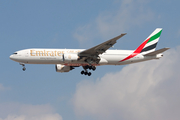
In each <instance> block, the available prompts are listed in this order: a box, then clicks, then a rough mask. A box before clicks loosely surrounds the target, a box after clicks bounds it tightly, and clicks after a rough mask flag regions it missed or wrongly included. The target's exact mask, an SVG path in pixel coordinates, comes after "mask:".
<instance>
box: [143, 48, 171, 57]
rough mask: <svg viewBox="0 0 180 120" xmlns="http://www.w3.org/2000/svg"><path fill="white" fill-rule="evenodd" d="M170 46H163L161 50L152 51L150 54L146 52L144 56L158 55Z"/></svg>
mask: <svg viewBox="0 0 180 120" xmlns="http://www.w3.org/2000/svg"><path fill="white" fill-rule="evenodd" d="M168 49H170V48H162V49H159V50H156V51H154V52H150V53H148V54H145V55H144V56H154V55H157V54H160V53H163V52H164V51H166V50H168Z"/></svg>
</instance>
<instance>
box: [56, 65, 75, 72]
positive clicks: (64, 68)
mask: <svg viewBox="0 0 180 120" xmlns="http://www.w3.org/2000/svg"><path fill="white" fill-rule="evenodd" d="M55 67H56V72H69V71H70V70H72V69H74V68H73V67H72V66H66V65H61V64H57V65H56V66H55Z"/></svg>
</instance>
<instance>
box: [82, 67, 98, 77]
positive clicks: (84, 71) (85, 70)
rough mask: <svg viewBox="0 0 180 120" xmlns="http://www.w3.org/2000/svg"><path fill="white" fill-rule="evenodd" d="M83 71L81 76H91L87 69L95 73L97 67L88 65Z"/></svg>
mask: <svg viewBox="0 0 180 120" xmlns="http://www.w3.org/2000/svg"><path fill="white" fill-rule="evenodd" d="M83 69H84V70H82V71H81V74H82V75H83V74H84V75H88V76H91V72H88V71H87V69H89V70H93V71H94V70H96V67H95V66H88V65H87V66H83Z"/></svg>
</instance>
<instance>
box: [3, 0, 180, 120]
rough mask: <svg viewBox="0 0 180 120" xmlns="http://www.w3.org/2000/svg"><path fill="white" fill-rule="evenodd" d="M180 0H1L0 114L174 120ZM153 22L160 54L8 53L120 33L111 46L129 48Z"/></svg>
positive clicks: (179, 105)
mask: <svg viewBox="0 0 180 120" xmlns="http://www.w3.org/2000/svg"><path fill="white" fill-rule="evenodd" d="M179 5H180V1H178V0H166V1H164V0H158V1H157V0H89V1H85V0H76V1H69V0H50V1H49V0H38V1H37V0H31V1H27V0H16V1H14V0H6V1H2V0H1V1H0V50H1V57H0V58H1V59H0V60H1V62H0V66H1V69H0V120H62V119H63V120H99V119H103V120H109V119H111V120H132V119H133V120H140V119H144V120H152V119H153V120H169V119H172V120H179V119H180V112H179V111H180V102H179V101H180V92H179V91H180V87H179V85H180V74H179V71H180V69H179V68H180V64H179V61H180V54H179V53H180V40H179V39H180V24H179V21H180V14H179V11H180V7H179ZM157 27H161V28H163V32H162V34H161V37H160V40H159V42H158V45H157V49H160V48H163V47H170V48H171V49H170V50H168V51H167V52H165V54H164V57H163V58H162V59H160V60H152V61H149V62H143V63H138V64H132V65H126V66H101V67H98V68H97V70H96V72H92V75H91V76H90V77H88V76H84V75H81V74H80V71H81V70H82V67H79V68H76V69H74V70H72V71H70V72H69V73H57V72H56V71H55V65H26V68H27V70H26V71H25V72H23V71H22V67H21V66H20V65H19V63H16V62H14V61H12V60H10V59H9V56H10V55H11V54H12V53H13V52H15V51H17V50H21V49H26V48H83V49H87V48H90V47H93V46H95V45H97V44H99V43H101V42H103V41H106V40H109V39H111V38H113V37H115V36H117V35H119V34H121V33H127V35H125V36H124V37H123V38H121V39H120V40H118V42H117V43H116V44H115V45H114V48H112V49H132V50H133V49H136V48H137V47H138V45H140V44H141V43H142V42H143V41H144V39H146V38H147V37H148V36H149V34H150V33H151V32H153V31H154V30H155V29H156V28H157Z"/></svg>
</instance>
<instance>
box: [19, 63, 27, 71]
mask: <svg viewBox="0 0 180 120" xmlns="http://www.w3.org/2000/svg"><path fill="white" fill-rule="evenodd" d="M19 64H20V65H22V67H23V68H22V70H23V71H25V70H26V67H25V64H24V63H19Z"/></svg>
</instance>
